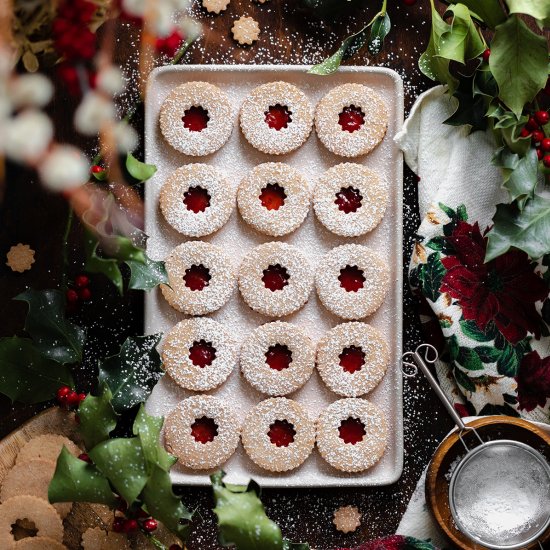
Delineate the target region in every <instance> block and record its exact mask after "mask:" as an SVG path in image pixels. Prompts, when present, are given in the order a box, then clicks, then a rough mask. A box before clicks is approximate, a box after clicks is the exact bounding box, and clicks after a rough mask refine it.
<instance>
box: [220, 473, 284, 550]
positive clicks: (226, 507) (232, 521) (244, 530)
mask: <svg viewBox="0 0 550 550" xmlns="http://www.w3.org/2000/svg"><path fill="white" fill-rule="evenodd" d="M224 476H225V473H224V472H217V473H215V474H213V475H211V476H210V479H211V480H212V487H213V489H214V501H215V503H216V507H215V508H214V513H215V514H216V516H217V517H218V527H219V540H220V544H221V545H222V546H231V545H232V544H234V545H236V547H237V548H238V549H239V550H281V549H282V548H283V537H282V535H281V530H280V528H279V526H278V525H277V524H276V523H275V522H273V521H271V520H270V519H269V518H268V517H267V516H266V514H265V510H264V507H263V504H262V502H261V500H260V499H259V498H258V492H257V491H258V490H257V488H256V487H257V486H256V485H255V484H253V483H250V484H249V485H248V487H238V486H228V485H226V484H225V483H224V482H223V477H224Z"/></svg>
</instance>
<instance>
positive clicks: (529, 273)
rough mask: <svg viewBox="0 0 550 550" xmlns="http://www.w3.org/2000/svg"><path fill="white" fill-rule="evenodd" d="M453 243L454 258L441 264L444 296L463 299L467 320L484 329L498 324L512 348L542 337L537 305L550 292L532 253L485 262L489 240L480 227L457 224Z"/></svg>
mask: <svg viewBox="0 0 550 550" xmlns="http://www.w3.org/2000/svg"><path fill="white" fill-rule="evenodd" d="M448 240H449V242H450V244H452V246H453V249H454V254H453V255H449V256H447V257H445V258H443V259H442V260H441V262H442V263H443V265H444V266H445V268H446V269H447V273H446V274H445V276H444V277H443V281H442V284H441V292H448V293H449V294H450V295H451V296H452V297H453V298H455V299H456V300H457V301H458V304H459V305H460V307H461V308H462V312H463V315H464V318H465V319H468V320H473V321H475V323H476V324H477V326H478V327H479V328H480V329H481V330H483V331H485V329H486V327H487V324H488V323H489V321H493V322H494V323H495V325H496V327H497V328H498V330H499V331H500V332H501V333H502V335H503V336H504V337H505V338H506V339H507V340H508V341H509V342H510V343H512V344H516V343H517V342H519V341H520V340H522V339H523V338H525V336H526V335H527V333H528V332H531V333H533V334H534V335H535V337H536V338H540V324H541V318H540V316H539V314H538V313H537V310H536V309H535V302H538V301H541V300H544V299H545V298H546V297H547V296H548V291H549V289H548V285H547V284H546V282H545V281H544V280H543V279H542V278H541V277H539V276H538V275H537V274H536V273H535V267H536V264H535V263H534V262H532V261H531V260H530V259H529V257H528V256H527V254H526V253H525V252H522V251H521V250H517V249H511V250H509V251H508V252H506V254H503V255H502V256H499V257H498V258H495V259H494V260H491V261H490V262H488V263H484V259H485V250H486V248H487V238H486V237H484V236H483V235H482V234H481V232H480V230H479V226H478V224H477V223H475V224H474V225H471V224H469V223H466V222H463V221H460V222H458V223H457V226H456V227H455V229H454V231H453V233H452V235H451V236H450V237H448Z"/></svg>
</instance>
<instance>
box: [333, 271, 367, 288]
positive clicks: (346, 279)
mask: <svg viewBox="0 0 550 550" xmlns="http://www.w3.org/2000/svg"><path fill="white" fill-rule="evenodd" d="M338 280H339V281H340V286H341V287H342V288H343V289H345V290H346V292H357V291H358V290H359V289H360V288H363V285H364V283H365V280H366V279H365V276H364V275H363V271H362V270H361V269H359V268H358V267H357V266H356V265H347V266H346V267H345V268H344V269H341V270H340V275H339V276H338Z"/></svg>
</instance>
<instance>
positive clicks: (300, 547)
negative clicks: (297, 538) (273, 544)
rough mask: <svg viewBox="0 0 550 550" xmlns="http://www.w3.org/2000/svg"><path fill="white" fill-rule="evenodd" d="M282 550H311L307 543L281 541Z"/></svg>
mask: <svg viewBox="0 0 550 550" xmlns="http://www.w3.org/2000/svg"><path fill="white" fill-rule="evenodd" d="M283 550H311V548H310V546H309V544H308V543H307V542H291V541H289V540H288V539H283Z"/></svg>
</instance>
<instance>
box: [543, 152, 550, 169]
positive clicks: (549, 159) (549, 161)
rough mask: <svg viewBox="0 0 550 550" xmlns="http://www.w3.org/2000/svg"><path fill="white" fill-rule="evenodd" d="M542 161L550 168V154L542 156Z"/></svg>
mask: <svg viewBox="0 0 550 550" xmlns="http://www.w3.org/2000/svg"><path fill="white" fill-rule="evenodd" d="M542 163H543V164H544V166H546V168H550V155H544V157H542Z"/></svg>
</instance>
